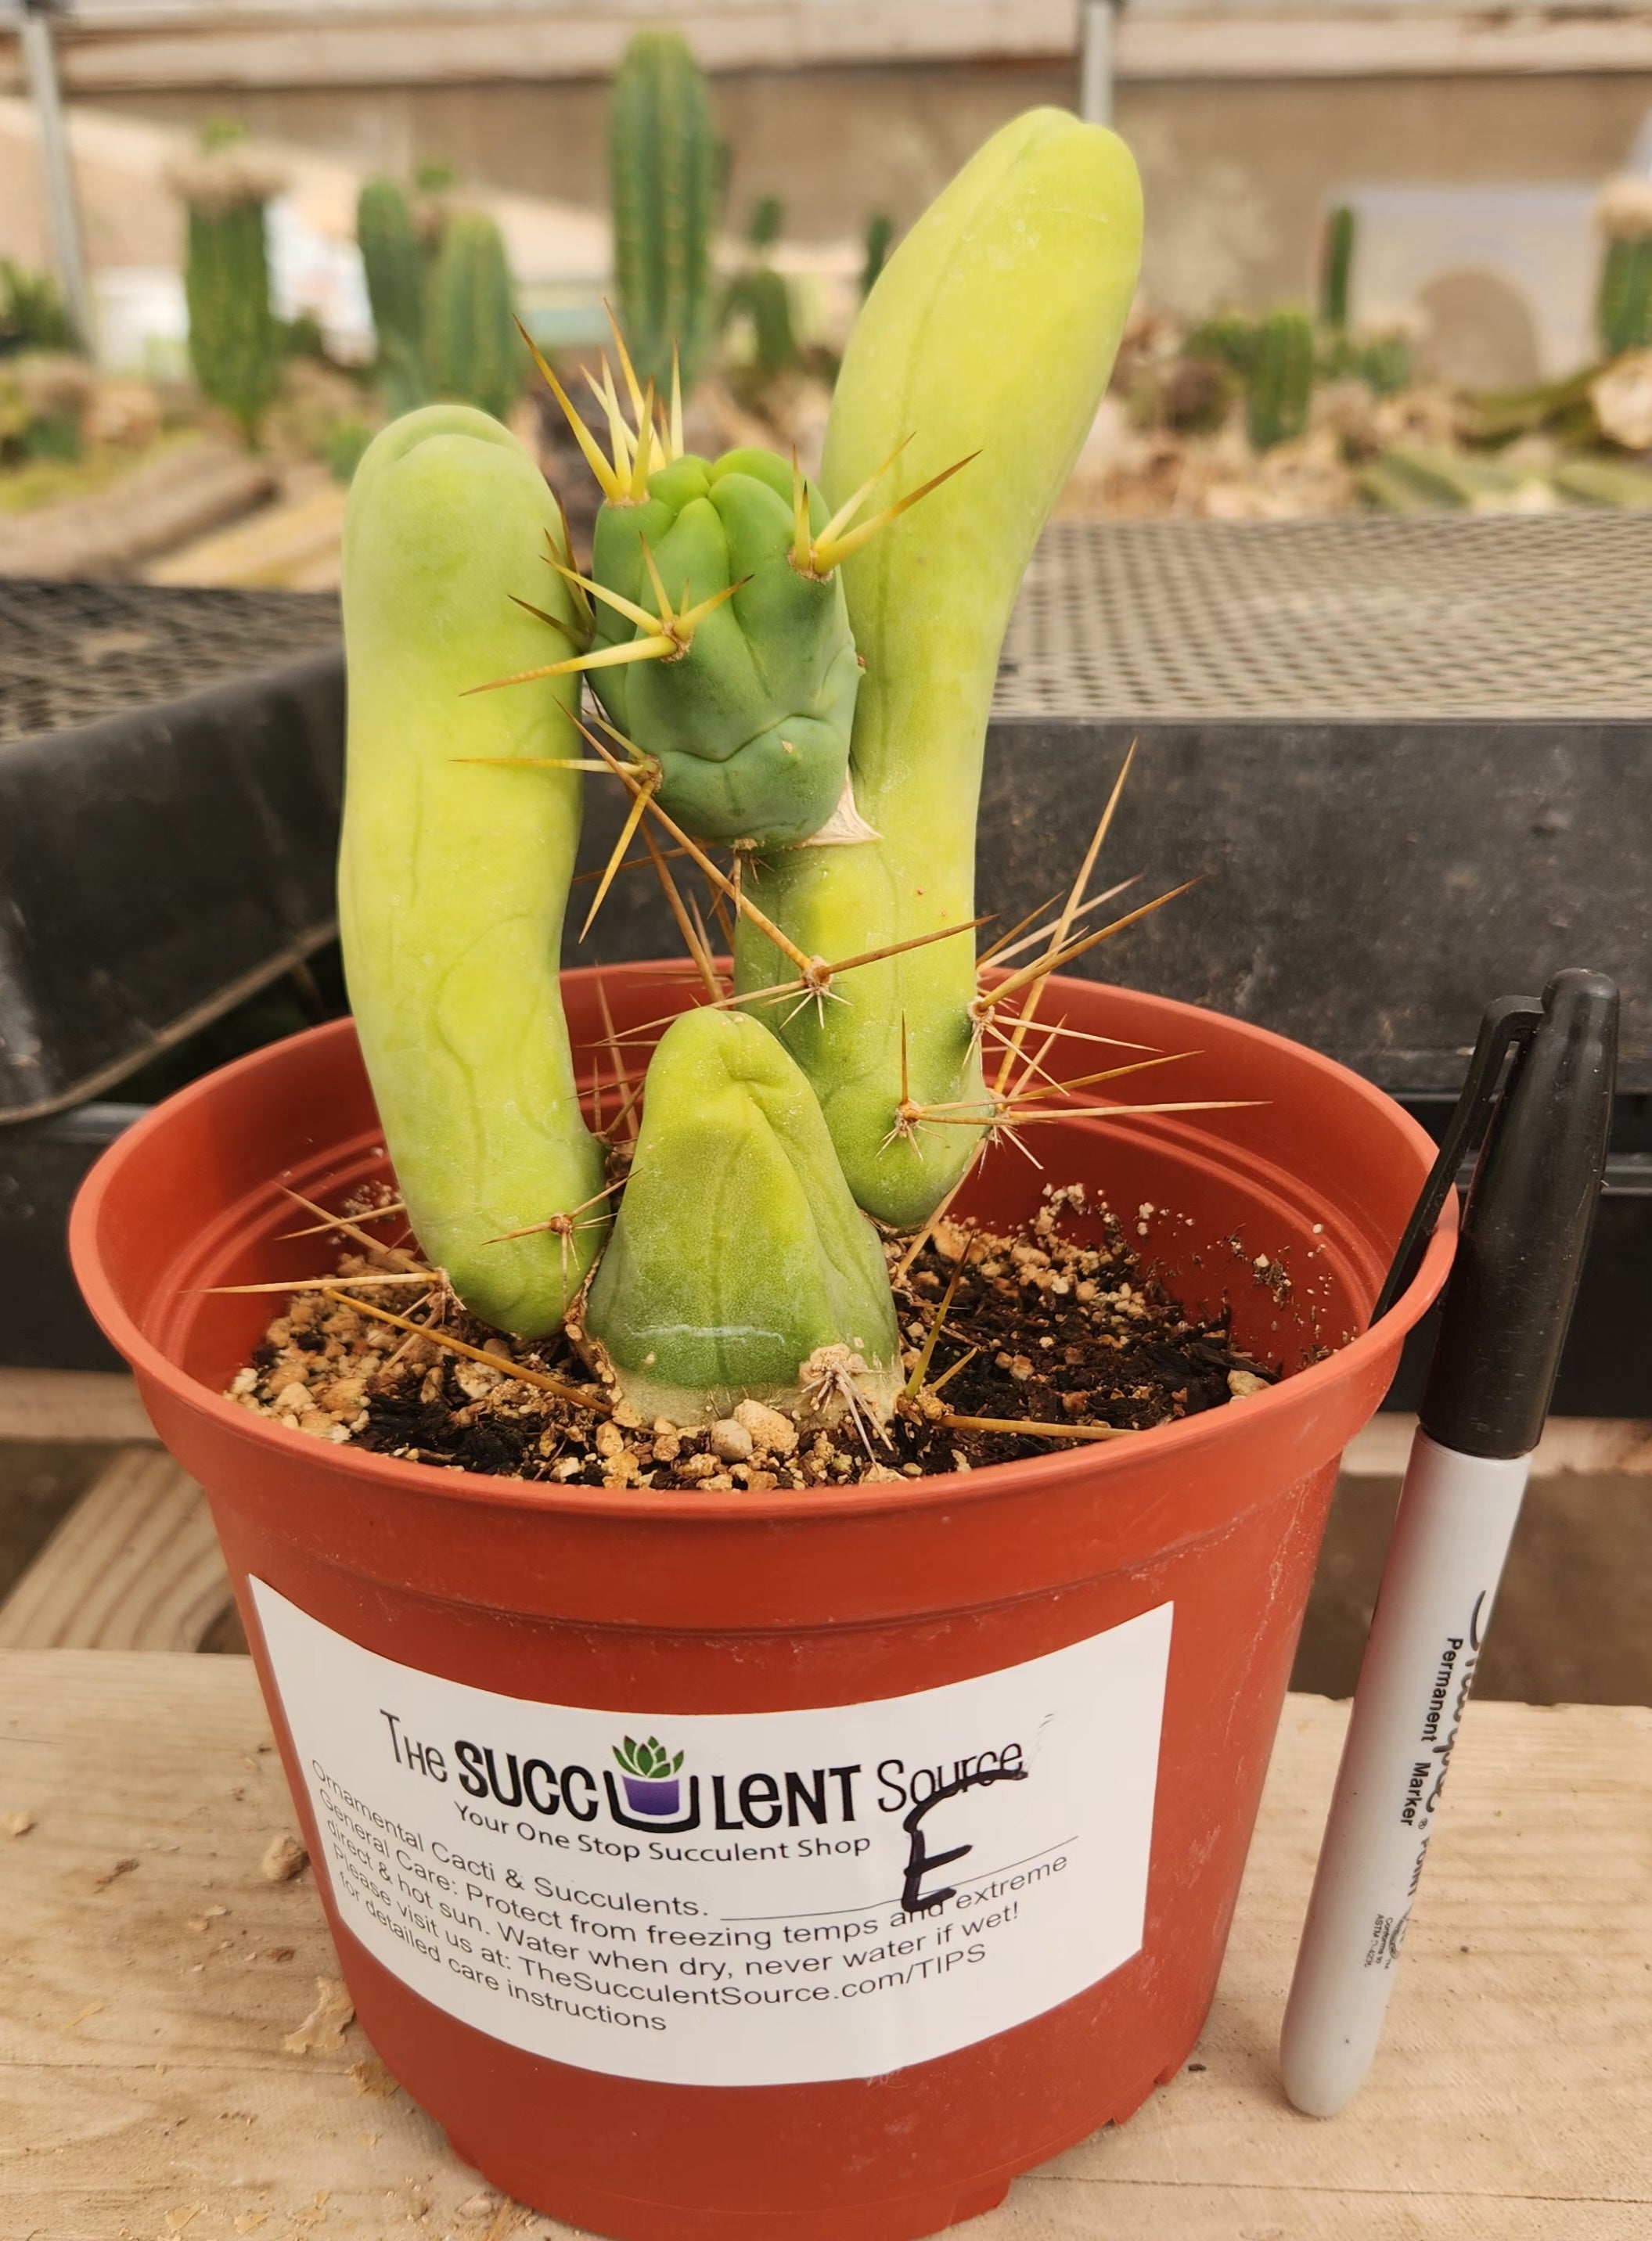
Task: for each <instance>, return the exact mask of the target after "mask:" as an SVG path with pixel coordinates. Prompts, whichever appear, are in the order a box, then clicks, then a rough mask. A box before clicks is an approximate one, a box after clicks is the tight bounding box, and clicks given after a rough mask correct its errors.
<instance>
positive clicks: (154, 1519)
mask: <svg viewBox="0 0 1652 2241" xmlns="http://www.w3.org/2000/svg"><path fill="white" fill-rule="evenodd" d="M233 1600H234V1597H233V1595H232V1593H231V1588H230V1581H229V1575H228V1574H227V1573H226V1572H225V1570H224V1559H223V1557H222V1555H220V1554H219V1552H218V1544H217V1535H216V1534H215V1533H214V1532H213V1530H212V1520H211V1515H209V1514H208V1511H207V1507H206V1497H205V1495H203V1493H202V1492H201V1489H200V1488H199V1487H198V1486H197V1484H196V1483H195V1482H194V1480H193V1479H192V1478H190V1477H189V1476H187V1475H186V1474H185V1473H184V1472H183V1471H181V1470H180V1469H179V1468H178V1467H177V1464H176V1463H175V1462H173V1461H172V1459H171V1456H170V1455H166V1454H164V1453H163V1451H162V1450H161V1449H159V1448H149V1447H144V1448H137V1447H134V1448H121V1449H120V1450H119V1451H118V1453H117V1455H115V1456H114V1457H113V1458H112V1459H111V1460H110V1462H109V1463H108V1464H107V1465H105V1467H104V1469H103V1470H102V1471H101V1472H100V1473H99V1474H98V1475H97V1478H96V1479H95V1480H94V1481H93V1482H92V1484H91V1485H90V1487H89V1488H87V1490H86V1492H85V1493H84V1495H82V1496H81V1498H80V1500H79V1501H78V1502H77V1503H76V1504H75V1507H74V1508H72V1509H71V1510H70V1513H69V1515H68V1516H67V1517H65V1518H64V1522H63V1523H62V1524H61V1525H60V1526H59V1527H58V1528H57V1531H56V1532H55V1533H54V1534H53V1535H52V1536H51V1538H50V1541H48V1542H47V1543H46V1545H45V1547H44V1548H43V1549H42V1550H41V1552H40V1554H39V1555H38V1556H37V1557H36V1559H35V1561H34V1562H33V1563H32V1564H31V1565H30V1568H29V1569H28V1570H27V1571H26V1572H25V1573H24V1574H23V1577H22V1578H21V1579H20V1580H19V1581H18V1582H17V1586H16V1587H15V1588H14V1589H12V1591H11V1593H10V1595H9V1596H8V1597H7V1598H6V1600H5V1602H4V1603H3V1604H0V1649H144V1650H167V1649H178V1650H190V1649H198V1648H199V1647H200V1644H201V1642H203V1640H204V1638H205V1636H207V1635H208V1634H209V1633H210V1632H211V1629H212V1628H213V1627H214V1625H216V1624H217V1621H218V1620H219V1619H220V1618H222V1616H224V1612H225V1611H226V1610H227V1609H228V1608H229V1607H230V1605H231V1602H233Z"/></svg>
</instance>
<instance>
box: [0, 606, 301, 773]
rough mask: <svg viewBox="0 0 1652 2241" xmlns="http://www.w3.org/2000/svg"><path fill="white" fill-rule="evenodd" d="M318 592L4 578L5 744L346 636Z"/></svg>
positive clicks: (1, 703)
mask: <svg viewBox="0 0 1652 2241" xmlns="http://www.w3.org/2000/svg"><path fill="white" fill-rule="evenodd" d="M338 632H339V625H338V601H337V600H336V599H331V598H329V597H318V595H317V594H315V593H314V592H239V591H222V592H221V591H188V590H172V589H162V588H161V587H159V586H157V585H149V584H75V583H43V582H33V581H17V580H0V741H3V740H7V739H29V738H30V737H33V736H34V735H36V734H37V733H55V732H69V731H75V730H78V729H79V727H80V726H82V725H84V724H92V723H97V721H99V720H100V719H102V718H104V717H108V716H118V715H123V714H124V713H126V712H128V711H130V710H132V709H137V708H150V707H155V706H159V705H163V704H164V703H165V702H168V701H171V700H181V699H184V697H185V696H186V695H187V694H189V693H192V692H204V691H205V689H206V688H207V687H208V686H213V685H220V684H224V683H226V682H227V681H228V680H229V679H231V678H237V677H248V676H252V675H255V674H257V672H259V671H262V670H269V669H273V668H275V667H276V666H278V665H279V664H280V663H283V662H286V661H291V660H295V659H298V657H299V656H300V655H303V654H309V653H320V652H324V651H325V650H326V649H327V648H328V647H330V646H336V645H337V644H338Z"/></svg>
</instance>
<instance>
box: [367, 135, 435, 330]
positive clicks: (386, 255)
mask: <svg viewBox="0 0 1652 2241" xmlns="http://www.w3.org/2000/svg"><path fill="white" fill-rule="evenodd" d="M356 241H357V244H358V247H359V248H360V251H361V261H362V267H363V270H364V271H365V274H366V279H367V300H368V302H369V303H370V304H371V306H372V312H373V332H374V334H375V335H376V337H377V338H378V347H379V350H380V351H381V353H382V351H384V348H385V344H386V343H387V342H389V341H390V340H391V338H392V337H394V338H398V339H399V340H400V341H402V342H403V343H405V345H407V347H408V348H409V349H410V350H411V351H414V352H415V353H416V354H417V353H418V351H420V350H422V348H423V347H424V341H425V271H424V262H423V259H422V258H421V257H420V254H419V245H418V235H417V234H416V233H415V232H414V231H413V213H412V211H411V210H410V209H409V207H408V204H407V197H406V196H405V194H404V193H403V192H402V191H401V189H400V188H399V187H398V185H397V184H396V182H395V181H394V179H369V180H368V182H367V184H365V186H364V187H363V189H362V191H361V194H360V196H359V197H358V200H357V204H356Z"/></svg>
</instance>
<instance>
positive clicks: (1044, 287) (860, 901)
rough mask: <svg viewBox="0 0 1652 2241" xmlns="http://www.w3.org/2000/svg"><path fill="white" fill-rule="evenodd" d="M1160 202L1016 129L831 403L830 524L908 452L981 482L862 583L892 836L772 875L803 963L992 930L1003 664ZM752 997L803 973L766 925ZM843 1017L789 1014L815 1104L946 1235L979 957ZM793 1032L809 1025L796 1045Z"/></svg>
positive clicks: (743, 979) (753, 958)
mask: <svg viewBox="0 0 1652 2241" xmlns="http://www.w3.org/2000/svg"><path fill="white" fill-rule="evenodd" d="M1140 250H1141V199H1140V184H1139V182H1138V179H1137V177H1136V171H1135V165H1134V163H1133V162H1132V161H1131V158H1130V154H1129V151H1128V150H1127V148H1126V147H1125V145H1124V143H1123V142H1122V141H1121V140H1119V139H1117V138H1116V137H1114V135H1113V134H1112V133H1111V132H1107V131H1104V130H1101V129H1100V127H1099V126H1095V125H1089V124H1080V123H1078V122H1077V120H1076V119H1075V118H1073V117H1070V116H1068V115H1067V114H1066V113H1065V112H1064V111H1061V110H1033V112H1032V113H1031V114H1030V115H1027V116H1025V117H1019V118H1017V119H1016V120H1015V121H1014V122H1013V123H1012V124H1007V125H1005V126H1004V127H1002V129H1001V130H1000V131H998V132H997V133H995V134H994V135H993V137H992V139H991V140H989V141H988V142H987V145H986V146H985V147H984V148H983V149H982V150H981V151H980V153H979V154H978V155H976V156H975V157H973V160H972V161H971V162H970V163H968V164H966V165H965V167H964V169H963V171H961V172H960V174H959V175H958V177H956V178H955V179H954V180H953V182H952V184H951V185H950V186H948V187H947V188H946V189H945V190H944V191H943V192H942V193H941V194H940V197H938V198H937V200H936V201H935V202H934V203H933V204H932V206H931V207H930V209H929V210H928V211H926V213H925V215H924V216H923V217H921V218H920V220H919V221H918V223H917V224H916V225H915V226H913V229H912V231H911V232H910V233H908V234H907V235H906V238H905V239H904V240H903V241H902V242H901V244H900V247H899V248H898V249H897V250H896V251H895V252H894V254H893V257H891V258H890V260H889V262H888V264H886V266H885V268H884V271H883V274H882V277H881V278H880V280H879V282H878V284H877V285H876V287H875V288H874V289H873V291H872V294H871V296H870V297H869V298H867V300H866V305H865V307H864V309H863V310H862V311H861V314H860V317H859V319H858V320H857V322H856V324H855V327H854V331H853V334H852V335H851V337H850V339H849V345H848V349H847V351H846V354H845V357H844V361H843V371H842V372H841V374H840V376H839V380H838V385H837V389H836V391H835V393H834V395H833V403H832V416H831V421H830V425H829V427H828V430H827V435H826V458H825V461H824V464H823V466H822V470H821V480H822V482H823V483H824V485H825V487H826V496H827V499H828V502H832V501H837V500H843V499H846V498H849V497H850V496H851V495H852V494H853V492H857V491H858V490H859V488H860V487H861V486H862V485H865V484H866V483H867V482H868V481H870V480H873V479H874V478H876V477H877V476H878V474H879V472H880V469H882V468H884V467H886V465H887V464H888V462H889V459H890V457H891V454H892V453H894V452H898V451H900V447H901V446H902V445H903V444H904V443H905V441H906V438H909V437H910V438H913V442H912V445H911V453H912V457H913V460H914V466H913V470H912V472H913V474H914V475H918V476H921V475H925V474H926V473H928V472H930V471H931V470H932V469H940V470H945V469H946V467H947V466H949V465H951V464H952V463H953V462H955V461H958V460H960V459H962V458H967V457H968V456H969V455H970V454H972V453H974V454H978V455H979V456H977V457H975V458H973V459H971V462H970V464H969V465H966V466H965V467H964V468H963V470H962V472H960V473H959V474H957V475H956V476H955V477H953V479H952V480H950V481H949V482H947V483H946V485H945V487H944V488H942V489H940V490H938V491H937V492H935V494H934V495H933V497H932V498H927V499H926V501H925V503H924V505H921V506H920V507H919V508H918V509H917V510H916V511H915V512H913V514H912V516H911V517H910V518H909V519H908V520H907V521H906V522H903V523H902V525H900V529H899V531H898V532H893V533H892V534H890V535H888V536H885V537H881V538H879V539H876V540H874V541H873V543H871V544H870V545H867V546H866V549H865V550H864V551H862V552H857V553H856V554H854V555H853V557H852V558H850V559H846V561H845V563H844V572H845V579H846V580H845V588H846V595H847V601H848V614H849V621H850V625H851V626H852V628H853V632H854V641H855V645H856V646H857V648H858V649H859V652H860V654H861V655H862V657H863V658H864V659H865V661H866V673H865V675H864V676H863V677H862V679H861V682H860V691H859V699H858V701H857V704H856V708H855V718H854V733H853V746H852V750H851V756H850V763H851V774H852V777H853V788H854V796H855V802H856V806H857V809H858V812H859V816H860V818H861V819H864V820H865V824H866V827H867V828H869V830H867V831H866V833H865V834H864V836H863V837H861V838H859V840H853V841H850V842H848V843H846V844H845V845H842V846H828V847H819V846H806V847H801V848H794V849H791V850H789V851H786V852H785V853H780V854H778V855H776V856H774V857H772V859H770V860H767V861H766V862H765V863H763V864H762V865H760V866H757V867H755V868H754V871H753V875H752V882H751V885H752V892H753V893H754V894H755V895H756V898H757V900H758V901H759V904H760V905H761V906H762V908H763V909H764V910H765V911H766V912H767V913H769V914H770V915H771V916H772V918H773V919H775V920H777V921H778V922H779V925H780V926H781V927H782V928H783V930H784V931H785V933H786V934H787V935H788V936H789V937H790V939H791V940H792V941H793V943H794V944H795V945H796V946H797V947H799V949H801V950H802V951H803V952H804V953H806V954H807V955H810V956H818V957H821V958H825V959H832V958H843V957H848V956H852V955H856V954H860V953H865V952H866V951H868V950H873V949H878V948H881V947H886V946H887V945H890V944H894V943H900V942H903V941H907V940H913V939H914V938H915V937H919V936H925V935H933V934H936V933H940V932H941V931H942V930H944V929H945V928H946V927H958V926H960V925H962V924H963V923H964V922H966V921H967V920H970V919H971V918H973V914H974V877H975V813H976V804H977V799H978V797H979V793H980V770H981V754H982V749H983V746H984V744H985V739H986V732H987V713H988V711H989V709H990V706H991V704H992V696H993V685H994V682H995V680H996V678H997V672H998V656H999V648H1000V644H1001V642H1002V639H1003V635H1004V632H1005V629H1006V627H1007V624H1008V622H1009V618H1010V612H1011V610H1012V609H1013V605H1014V604H1015V599H1016V595H1017V593H1018V592H1019V590H1020V581H1021V577H1022V574H1023V572H1024V571H1025V569H1026V566H1027V561H1028V559H1030V557H1031V554H1032V551H1033V545H1034V544H1035V543H1036V542H1037V539H1038V537H1039V534H1040V531H1041V530H1042V528H1043V526H1044V523H1045V521H1046V519H1047V517H1048V514H1049V512H1050V509H1051V507H1052V506H1053V504H1054V502H1055V499H1056V498H1057V496H1058V494H1059V493H1060V490H1061V488H1062V485H1064V484H1065V482H1066V480H1067V475H1068V473H1069V472H1070V471H1071V468H1072V465H1073V459H1074V458H1075V457H1076V456H1077V453H1078V449H1079V446H1080V444H1081V443H1082V442H1083V440H1084V438H1085V436H1086V434H1087V432H1088V430H1089V428H1090V425H1091V423H1092V421H1093V420H1094V417H1095V411H1096V406H1097V404H1098V403H1099V401H1100V396H1101V392H1102V391H1103V390H1104V389H1105V388H1106V386H1107V377H1108V375H1109V373H1110V372H1111V371H1112V367H1113V358H1114V351H1116V349H1117V347H1118V342H1119V338H1120V333H1121V332H1122V331H1123V327H1124V321H1125V317H1126V314H1127V311H1128V310H1129V308H1130V301H1131V298H1132V296H1133V295H1134V291H1135V284H1136V273H1137V269H1138V264H1139V260H1140ZM736 965H737V972H738V981H739V987H740V988H741V989H743V990H746V991H748V992H749V991H755V990H757V989H759V988H761V987H765V986H767V985H772V984H773V983H775V982H778V981H779V980H785V979H786V978H789V977H790V974H791V973H792V970H793V968H792V967H791V965H790V964H789V962H788V960H786V958H785V957H784V956H782V955H780V954H779V953H777V951H776V949H775V948H774V947H773V945H772V943H771V942H770V941H769V940H767V938H766V936H764V935H763V934H761V933H758V932H756V931H754V930H753V929H752V928H751V927H747V926H742V927H740V929H739V939H738V941H737V946H736ZM975 994H976V988H975V962H974V946H973V941H972V940H971V939H970V937H969V936H968V935H967V934H960V935H958V936H956V937H955V938H953V939H951V940H944V941H940V942H937V943H936V944H935V945H934V946H933V947H926V948H922V949H918V950H908V951H906V952H903V953H901V954H899V955H894V956H890V957H887V958H886V959H883V960H880V962H878V963H875V964H872V965H868V966H866V967H861V968H860V969H859V970H857V971H856V972H854V973H850V974H845V975H844V976H843V977H842V978H841V980H839V982H838V984H837V985H836V987H834V988H833V995H834V996H836V997H838V998H839V999H840V1000H839V1001H837V1002H831V1003H826V1004H823V1005H819V1006H817V1005H815V1004H813V1003H811V1004H807V1005H805V1006H804V1007H802V1008H801V1009H800V1010H799V1009H797V1008H796V1007H795V1006H794V1005H786V1006H783V1007H766V1008H765V1009H764V1010H763V1011H761V1012H759V1017H762V1018H765V1019H766V1020H772V1022H773V1024H774V1028H775V1032H777V1033H778V1034H780V1035H781V1036H782V1037H783V1039H784V1040H785V1042H786V1047H787V1048H788V1049H789V1050H790V1051H791V1052H792V1054H793V1057H794V1058H796V1059H797V1060H798V1062H799V1065H800V1066H801V1067H802V1068H803V1071H804V1072H805V1073H806V1074H807V1075H808V1077H809V1079H810V1080H811V1081H812V1082H813V1085H814V1087H815V1090H816V1093H817V1094H818V1095H819V1100H820V1104H821V1108H822V1110H823V1111H824V1113H825V1114H826V1122H827V1126H828V1127H829V1128H830V1129H831V1132H832V1138H833V1143H834V1144H835V1145H836V1147H837V1150H838V1157H839V1161H841V1163H842V1166H843V1170H844V1173H845V1174H846V1177H847V1178H848V1181H849V1185H850V1187H851V1188H852V1190H853V1192H854V1194H855V1196H856V1198H857V1199H858V1200H859V1202H860V1204H861V1205H862V1206H863V1207H866V1208H867V1209H868V1211H870V1212H871V1213H873V1214H876V1215H877V1216H878V1217H879V1219H880V1220H882V1221H888V1222H892V1223H895V1224H898V1225H905V1224H915V1223H918V1222H920V1221H924V1220H925V1219H926V1217H927V1216H928V1214H930V1213H931V1212H932V1211H933V1208H934V1207H935V1206H936V1204H937V1203H938V1202H939V1201H940V1199H941V1197H942V1196H943V1195H944V1194H945V1193H946V1191H947V1190H949V1189H950V1188H951V1187H953V1184H954V1183H955V1182H956V1181H957V1180H958V1178H959V1175H960V1174H961V1172H962V1170H963V1168H964V1167H965V1166H966V1164H967V1162H968V1160H969V1158H970V1156H971V1154H972V1153H973V1148H974V1144H975V1141H976V1140H975V1137H974V1134H973V1131H972V1130H971V1129H970V1128H969V1127H963V1126H958V1125H953V1126H946V1127H944V1126H939V1125H936V1126H929V1127H926V1126H922V1125H920V1126H918V1127H906V1126H905V1125H903V1116H902V1114H901V1111H900V1107H901V1106H902V1104H903V1102H904V1101H906V1100H905V1099H904V1098H903V1086H904V1087H905V1089H906V1090H907V1091H909V1093H910V1101H912V1102H913V1103H916V1104H920V1105H923V1106H926V1107H931V1108H932V1109H933V1108H940V1109H942V1110H946V1112H947V1113H948V1114H949V1117H952V1118H953V1120H954V1121H955V1122H956V1121H965V1120H967V1118H968V1117H969V1116H970V1114H972V1113H973V1112H976V1111H979V1113H980V1115H981V1117H982V1118H983V1120H986V1119H987V1118H989V1117H990V1116H991V1114H992V1113H993V1109H994V1108H993V1105H992V1103H991V1100H990V1098H989V1096H988V1094H987V1089H986V1087H985V1085H984V1084H983V1080H982V1073H981V1064H980V1034H979V1032H978V1027H977V1020H976V1015H975V1013H974V1010H973V1005H974V999H975ZM788 1014H789V1015H790V1020H789V1024H786V1023H785V1022H786V1020H787V1017H788Z"/></svg>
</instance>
